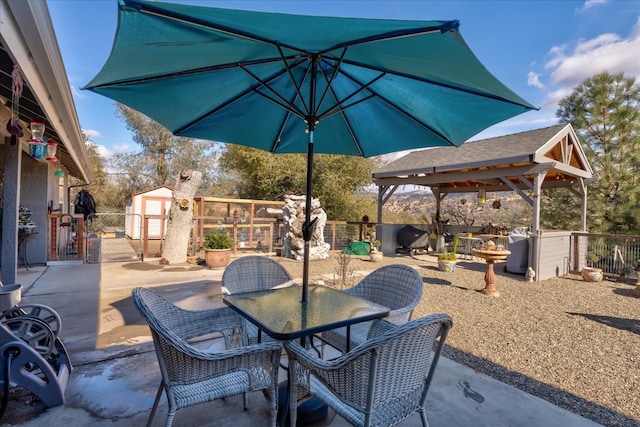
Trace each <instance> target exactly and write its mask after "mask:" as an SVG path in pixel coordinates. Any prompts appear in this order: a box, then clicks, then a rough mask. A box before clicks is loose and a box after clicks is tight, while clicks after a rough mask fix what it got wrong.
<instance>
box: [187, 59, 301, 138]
mask: <svg viewBox="0 0 640 427" xmlns="http://www.w3.org/2000/svg"><path fill="white" fill-rule="evenodd" d="M240 68H242V69H243V70H244V71H245V72H247V73H248V74H249V75H251V76H252V77H253V78H254V79H255V80H256V81H257V82H258V84H257V85H254V86H251V87H249V88H247V89H246V90H244V91H242V92H241V93H239V94H238V95H236V96H234V97H233V98H230V99H228V100H227V101H226V102H224V103H223V104H220V105H219V106H217V107H216V108H214V109H212V110H210V111H208V112H207V113H206V114H203V115H201V116H199V117H197V118H196V119H194V120H192V121H190V122H189V123H187V124H186V125H184V126H182V127H180V128H178V129H176V130H175V131H174V134H175V135H179V134H181V133H182V132H184V131H186V130H187V129H189V128H190V127H192V126H194V125H195V124H196V123H198V122H200V121H201V120H203V119H204V118H205V117H208V116H210V115H212V114H215V113H217V112H218V111H220V110H222V109H223V108H225V107H227V106H228V105H230V104H233V103H234V102H236V101H237V100H239V99H241V98H243V97H245V96H246V95H247V94H249V93H251V92H254V93H256V94H258V95H261V96H263V97H265V98H266V99H268V100H269V101H271V102H274V103H275V104H277V105H279V106H280V107H281V108H283V109H284V110H286V111H290V112H291V113H293V114H295V115H297V116H300V117H301V118H303V115H300V114H296V112H295V111H291V109H290V108H289V106H292V107H294V108H295V106H294V105H292V104H290V103H289V102H288V101H287V100H286V99H283V104H281V103H280V102H278V100H277V99H273V98H271V97H269V96H267V95H266V94H264V93H262V92H260V91H258V90H257V88H258V86H263V87H267V88H269V86H268V85H269V82H270V81H272V80H274V79H276V78H278V77H280V76H281V75H282V73H283V72H284V71H280V72H278V73H275V74H274V75H272V76H271V77H270V78H269V79H267V80H266V81H263V80H260V79H259V78H258V77H257V76H255V75H253V73H251V72H250V71H248V70H247V69H246V68H244V66H243V65H242V64H241V65H240ZM269 89H270V88H269ZM270 90H271V89H270ZM271 91H272V92H273V90H271ZM274 93H275V92H274ZM276 95H277V93H276Z"/></svg>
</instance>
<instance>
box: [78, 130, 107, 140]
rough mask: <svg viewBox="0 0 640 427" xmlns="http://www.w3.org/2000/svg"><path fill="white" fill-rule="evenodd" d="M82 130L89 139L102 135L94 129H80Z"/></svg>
mask: <svg viewBox="0 0 640 427" xmlns="http://www.w3.org/2000/svg"><path fill="white" fill-rule="evenodd" d="M82 132H83V133H84V134H85V135H86V136H87V138H89V139H93V138H100V137H101V136H102V135H100V131H97V130H95V129H82Z"/></svg>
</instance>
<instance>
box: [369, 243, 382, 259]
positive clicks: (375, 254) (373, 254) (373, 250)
mask: <svg viewBox="0 0 640 427" xmlns="http://www.w3.org/2000/svg"><path fill="white" fill-rule="evenodd" d="M380 244H381V242H380V240H373V241H372V242H371V246H370V249H369V259H370V260H371V261H373V262H380V261H382V259H383V255H382V252H381V251H378V247H379V246H380Z"/></svg>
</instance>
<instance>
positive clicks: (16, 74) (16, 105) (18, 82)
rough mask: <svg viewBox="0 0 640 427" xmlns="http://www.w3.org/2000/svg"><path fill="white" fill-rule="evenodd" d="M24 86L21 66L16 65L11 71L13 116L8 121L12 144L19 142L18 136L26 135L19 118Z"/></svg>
mask: <svg viewBox="0 0 640 427" xmlns="http://www.w3.org/2000/svg"><path fill="white" fill-rule="evenodd" d="M22 87H23V81H22V73H21V72H20V67H19V66H17V65H14V66H13V71H12V72H11V118H10V119H9V122H8V123H7V132H9V133H10V134H11V145H15V144H16V143H17V142H18V138H20V137H22V136H23V135H24V134H23V132H22V127H20V120H19V112H20V97H21V96H22Z"/></svg>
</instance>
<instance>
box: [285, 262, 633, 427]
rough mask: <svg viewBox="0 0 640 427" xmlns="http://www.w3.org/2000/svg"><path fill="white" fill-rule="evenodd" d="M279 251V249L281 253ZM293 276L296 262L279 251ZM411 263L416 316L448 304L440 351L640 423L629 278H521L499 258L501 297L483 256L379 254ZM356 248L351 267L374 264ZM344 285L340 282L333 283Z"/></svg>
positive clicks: (607, 421) (590, 412) (595, 411)
mask: <svg viewBox="0 0 640 427" xmlns="http://www.w3.org/2000/svg"><path fill="white" fill-rule="evenodd" d="M336 257H337V254H335V253H332V256H331V258H329V259H327V260H314V261H311V263H310V281H311V282H318V281H323V282H325V283H329V284H331V282H333V278H334V276H337V277H339V275H338V274H337V273H336V269H337V266H338V262H337V258H336ZM279 260H280V259H279ZM282 263H283V264H284V265H285V266H286V267H287V269H288V270H289V271H290V272H291V274H292V275H293V277H294V278H299V277H301V276H302V262H299V261H292V260H283V261H282ZM383 263H384V264H393V263H403V264H411V265H413V266H415V267H416V268H417V269H418V270H419V271H420V273H421V274H422V277H423V279H424V284H425V286H424V294H423V298H422V302H421V303H420V304H419V305H418V307H417V308H416V311H415V313H414V317H418V316H424V315H427V314H429V313H434V312H444V313H448V314H449V315H450V316H451V317H452V318H453V322H454V326H453V328H452V330H451V332H450V333H449V337H448V339H447V344H448V345H447V348H446V349H445V353H444V355H445V356H446V357H448V358H450V359H453V360H455V361H457V362H460V363H462V364H464V365H467V366H469V367H471V368H473V369H475V370H476V371H479V372H482V373H484V374H486V375H489V376H491V377H493V378H496V379H498V380H500V381H502V382H504V383H507V384H511V385H513V386H515V387H517V388H519V389H521V390H523V391H525V392H527V393H530V394H532V395H535V396H538V397H540V398H542V399H545V400H547V401H549V402H551V403H553V404H555V405H558V406H560V407H563V408H566V409H568V410H570V411H573V412H575V413H577V414H580V415H582V416H584V417H586V418H589V419H591V420H593V421H595V422H597V423H600V424H602V425H605V426H611V427H613V426H625V427H626V426H640V299H638V298H634V297H633V296H632V290H633V288H634V286H631V285H628V284H626V283H620V282H614V281H609V280H604V281H602V282H600V283H588V282H584V281H583V280H582V278H581V277H580V276H578V275H569V276H565V277H558V278H553V279H548V280H544V281H541V282H536V283H527V282H525V281H524V278H523V276H519V275H515V274H509V273H504V272H503V266H504V265H505V264H504V263H497V264H496V265H495V272H496V275H497V281H496V287H497V288H498V290H499V291H500V297H499V298H493V297H488V296H485V295H484V294H482V293H480V292H478V291H479V290H481V289H482V288H483V287H484V271H485V264H484V263H483V262H481V261H477V262H471V261H459V262H458V266H457V268H456V271H455V272H454V273H443V272H440V271H438V269H437V265H436V261H435V258H434V257H430V256H427V255H418V256H416V257H410V256H394V257H389V256H387V257H385V259H384V261H383ZM380 265H382V264H380V263H372V262H371V261H369V260H368V258H367V257H358V256H352V257H351V259H350V262H349V264H348V270H350V271H352V272H353V277H352V278H351V279H350V280H349V281H348V282H350V283H349V284H354V283H355V282H357V280H358V277H357V276H358V273H359V272H361V271H370V270H373V269H375V268H377V267H379V266H380ZM336 286H338V287H339V286H340V285H336Z"/></svg>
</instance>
